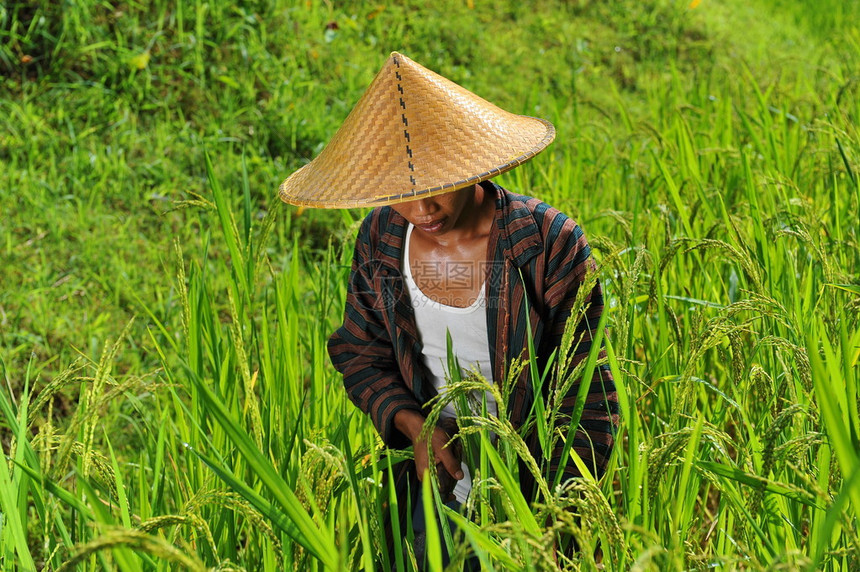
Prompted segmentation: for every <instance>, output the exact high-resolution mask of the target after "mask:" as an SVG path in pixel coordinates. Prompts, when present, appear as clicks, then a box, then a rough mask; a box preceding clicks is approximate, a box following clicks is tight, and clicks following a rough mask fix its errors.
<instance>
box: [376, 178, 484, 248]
mask: <svg viewBox="0 0 860 572" xmlns="http://www.w3.org/2000/svg"><path fill="white" fill-rule="evenodd" d="M475 192H476V190H475V185H472V186H469V187H465V188H463V189H460V190H458V191H452V192H450V193H445V194H443V195H437V196H435V197H429V198H426V199H419V200H417V201H409V202H406V203H398V204H395V205H391V208H393V209H394V210H395V211H397V212H398V213H400V214H401V215H402V216H403V218H405V219H406V220H407V221H409V222H411V223H412V224H413V225H415V228H416V229H417V230H420V231H421V232H423V233H426V234H427V235H431V236H442V235H444V234H446V233H449V232H451V231H453V230H466V229H467V228H468V227H469V225H471V224H477V217H475V216H472V215H474V211H475V208H474V206H475Z"/></svg>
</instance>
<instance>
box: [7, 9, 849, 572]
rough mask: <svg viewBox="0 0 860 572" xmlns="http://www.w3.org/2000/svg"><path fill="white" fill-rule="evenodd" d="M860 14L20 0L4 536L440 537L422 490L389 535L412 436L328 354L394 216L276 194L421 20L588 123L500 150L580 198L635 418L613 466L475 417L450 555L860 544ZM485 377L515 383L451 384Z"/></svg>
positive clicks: (134, 557) (707, 559)
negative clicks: (544, 453)
mask: <svg viewBox="0 0 860 572" xmlns="http://www.w3.org/2000/svg"><path fill="white" fill-rule="evenodd" d="M859 21H860V5H858V4H857V3H856V2H853V1H850V2H849V1H840V0H820V1H818V2H811V1H808V0H807V1H797V2H786V1H783V0H750V1H747V2H741V1H740V0H726V1H724V2H720V3H717V2H713V1H709V0H701V1H699V0H694V1H692V2H689V1H683V2H680V1H676V0H646V1H643V2H635V3H634V2H614V1H613V2H597V1H596V0H594V1H592V0H574V1H567V2H563V1H561V0H537V1H536V2H534V3H517V2H510V3H504V2H500V3H486V4H485V3H482V2H479V1H477V0H475V1H474V2H473V1H472V0H468V1H454V0H445V1H443V2H440V3H437V4H434V5H433V6H431V5H430V4H429V3H423V2H417V1H411V0H410V1H409V2H404V3H400V4H398V5H389V4H384V3H379V4H376V3H367V4H366V3H363V2H344V3H332V2H324V1H317V0H307V1H288V0H271V1H269V2H264V1H248V2H238V3H220V2H209V3H206V2H202V1H201V0H195V1H193V2H188V3H171V2H167V1H165V0H153V1H152V2H148V3H134V2H130V3H120V2H113V1H111V0H104V1H100V2H96V1H94V0H81V1H78V2H67V3H63V4H60V3H57V4H53V3H38V2H28V1H18V0H10V1H9V2H6V3H5V4H4V5H2V6H0V265H2V269H3V271H2V273H0V376H2V377H0V381H2V388H0V446H2V449H3V454H4V455H5V462H0V568H2V569H3V570H101V569H108V570H115V569H118V570H173V569H190V570H210V569H214V570H225V571H226V570H286V569H292V570H302V571H304V570H416V569H418V566H417V563H416V562H415V560H414V551H413V547H412V539H413V535H412V529H411V522H407V523H406V524H407V526H406V530H399V531H397V534H395V547H394V549H393V550H391V551H389V550H388V549H387V548H386V546H385V537H384V524H383V523H384V522H385V521H386V519H388V518H390V516H391V515H392V514H394V513H395V512H396V510H397V508H398V506H397V504H398V499H397V498H395V497H394V496H393V495H392V494H391V493H390V488H389V487H388V486H387V485H388V484H389V483H388V473H387V472H385V470H386V469H387V468H388V467H389V466H391V465H392V464H394V463H396V462H397V461H399V460H400V459H403V458H406V457H408V456H409V455H410V452H409V451H390V450H386V449H383V448H382V446H381V444H380V440H379V438H378V436H377V435H376V433H375V431H374V429H373V427H372V425H371V424H370V422H369V420H368V419H367V418H366V417H365V416H364V415H363V414H361V413H360V412H359V411H357V410H356V409H355V407H354V406H353V405H352V404H351V403H350V402H349V401H348V399H347V398H346V395H345V392H344V390H343V388H342V384H341V379H340V377H339V375H338V374H337V373H336V372H335V370H334V368H333V367H332V366H331V364H330V363H329V361H328V356H327V353H326V350H325V344H326V340H327V339H328V336H329V335H330V334H331V332H332V331H333V330H334V328H336V327H337V326H338V325H339V324H340V320H341V318H342V312H343V306H344V300H345V288H346V279H347V275H348V270H349V265H350V261H351V256H352V245H353V240H354V235H355V232H356V230H357V228H358V224H359V223H360V221H361V219H362V218H363V216H364V214H366V213H365V212H364V211H358V210H354V211H316V210H300V209H296V208H294V207H289V206H286V205H283V204H281V203H280V202H279V201H278V200H277V197H276V188H277V185H278V183H279V182H280V181H281V180H282V179H283V178H284V177H285V176H286V175H287V174H288V173H289V172H291V171H292V170H294V169H296V168H298V167H299V166H301V165H302V164H304V162H306V161H307V160H309V159H310V158H312V157H313V156H314V155H315V154H316V153H318V152H319V150H320V149H321V148H322V146H323V145H324V144H325V143H326V141H327V140H328V138H329V137H330V136H331V135H332V134H333V133H334V131H335V129H336V128H337V126H338V125H339V124H340V122H341V121H342V120H343V118H344V117H345V116H346V114H347V113H348V112H349V110H350V109H351V107H352V105H353V104H354V102H355V101H357V99H358V97H359V96H360V94H361V92H362V91H363V90H364V88H365V87H366V85H367V84H368V83H369V82H370V80H371V79H372V77H373V75H374V74H375V72H376V71H377V70H378V68H379V67H380V66H381V64H382V62H383V61H384V59H385V58H386V57H387V55H388V53H389V52H390V51H392V50H397V51H401V52H403V53H405V54H407V55H409V56H410V57H411V58H413V59H415V60H416V61H418V62H421V63H422V64H424V65H426V66H427V67H429V68H431V69H433V70H435V71H438V72H440V73H443V74H444V75H446V76H447V77H449V78H451V79H452V80H454V81H457V82H458V83H461V84H462V85H464V86H465V87H467V88H468V89H470V90H472V91H474V92H475V93H477V94H479V95H481V96H483V97H485V98H487V99H489V100H490V101H493V102H495V103H497V104H499V105H500V106H501V107H503V108H506V109H509V110H511V111H515V112H518V113H524V114H528V115H537V116H541V117H545V118H547V119H549V120H550V121H552V122H553V123H554V124H555V126H556V128H557V131H558V136H557V139H556V141H555V142H554V143H553V145H552V146H551V147H550V148H549V149H548V150H547V151H545V152H544V153H542V154H541V155H539V156H538V157H537V158H535V159H534V160H532V161H531V162H529V163H528V164H526V165H525V166H523V167H521V168H518V169H516V170H514V171H511V172H509V173H507V174H505V175H503V176H501V177H499V178H498V179H497V181H498V182H499V183H500V184H502V185H503V186H505V187H506V188H508V189H511V190H514V191H516V192H520V193H523V194H529V195H533V196H538V197H540V198H542V199H543V200H545V201H546V202H548V203H550V204H551V205H553V206H556V207H558V208H560V209H561V210H563V211H564V212H566V213H568V214H569V215H571V216H572V217H573V218H574V219H576V220H577V221H578V222H579V223H580V224H581V225H582V226H583V228H584V229H585V232H586V234H587V235H588V238H589V242H590V244H591V245H592V248H593V249H594V251H595V256H596V258H597V261H598V263H599V266H600V272H599V276H600V279H601V281H602V283H603V285H604V288H605V292H606V296H607V300H608V302H607V311H606V312H605V313H604V316H605V319H606V327H607V334H606V338H605V340H604V342H605V347H606V349H607V352H608V359H607V361H608V365H609V367H610V368H611V369H612V371H613V374H614V376H615V379H616V383H617V384H618V390H619V398H620V404H621V416H622V423H621V427H620V429H619V432H618V435H617V444H616V448H615V453H614V454H613V458H612V461H611V463H610V468H609V470H608V472H607V474H606V475H605V476H604V478H603V479H601V480H600V481H596V480H595V479H594V478H589V477H588V476H586V477H584V478H583V479H581V480H578V481H576V482H574V483H572V484H569V485H567V486H566V487H556V483H554V482H552V481H551V480H548V479H547V478H546V476H547V475H546V473H545V470H544V468H543V464H542V459H533V458H531V457H530V456H529V455H528V453H527V451H525V450H524V447H523V445H522V435H521V434H520V433H518V432H517V431H516V430H514V429H513V428H512V427H511V425H510V423H509V422H508V421H507V420H506V419H505V418H504V416H501V418H498V419H496V418H490V419H484V420H482V419H477V418H476V419H473V420H471V421H470V423H469V424H468V426H467V428H466V430H465V431H464V441H465V444H466V447H467V449H468V450H469V451H470V454H472V456H473V458H474V459H475V461H476V463H475V465H476V473H477V474H478V479H477V481H476V482H477V483H478V484H477V486H476V489H475V494H473V498H471V499H470V502H469V504H468V507H467V509H468V511H467V515H466V516H465V517H461V516H458V515H456V514H454V515H451V519H452V521H451V522H452V525H451V526H448V527H446V528H445V530H443V533H442V534H439V535H433V534H431V535H429V536H428V551H429V554H430V558H429V563H430V566H429V569H431V570H441V569H442V566H441V556H440V552H441V546H442V545H447V547H448V549H449V551H450V552H451V553H452V554H453V555H454V558H453V562H452V563H451V564H450V565H449V566H448V568H447V569H450V570H459V569H461V567H462V565H463V563H464V562H465V561H466V560H467V559H468V558H477V559H478V560H479V561H480V564H481V567H482V569H485V570H554V569H558V568H563V569H571V570H596V569H603V570H631V569H635V570H679V571H680V570H691V569H697V570H698V569H718V570H737V569H741V570H798V569H801V570H845V571H848V570H858V569H860V556H858V555H860V531H858V507H860V401H858V381H860V367H858V362H860V242H858V241H860V222H858V221H860V216H858V213H860V131H858V127H857V122H858V117H860V26H858V24H857V22H859ZM521 365H523V366H525V365H527V364H521ZM593 366H594V362H593V361H591V360H589V362H588V363H587V365H586V367H593ZM547 379H549V380H550V381H549V383H553V380H554V376H553V372H552V371H550V372H548V375H547ZM493 381H495V382H496V383H493ZM476 386H481V387H486V388H488V389H490V390H493V391H496V392H497V393H499V400H500V401H501V400H502V392H504V390H505V387H506V386H505V383H504V380H475V379H470V378H464V379H460V380H458V381H457V383H456V384H455V388H454V390H453V391H452V392H451V394H450V395H449V396H448V398H449V399H456V398H457V396H458V395H460V394H462V393H463V392H465V391H468V390H470V389H472V388H473V387H476ZM440 405H441V404H440ZM535 410H536V411H545V412H546V415H551V413H552V411H551V410H552V407H551V403H549V402H548V403H540V404H539V406H538V407H536V408H535ZM537 415H538V414H537V413H533V416H535V417H537ZM545 422H546V421H545V419H544V420H541V419H537V418H535V419H534V423H536V424H541V423H545ZM491 432H492V433H495V434H497V435H500V436H502V439H500V440H499V443H500V444H499V445H497V446H494V445H491V444H490V442H489V435H490V433H491ZM547 438H550V439H559V438H564V436H563V435H561V434H559V435H550V436H548V437H547ZM520 460H522V461H524V464H523V465H521V464H520V463H519V461H520ZM571 462H576V460H575V459H571ZM523 467H525V468H526V470H529V471H530V472H532V473H533V475H534V476H535V477H536V478H537V480H538V482H539V483H540V484H541V488H542V490H543V491H544V497H543V498H542V499H540V500H539V501H537V502H536V500H535V499H532V498H524V497H523V495H522V494H521V493H520V489H519V486H518V481H519V478H520V471H521V470H523ZM421 493H422V495H421V496H422V499H423V502H426V503H428V506H429V505H434V504H437V503H440V499H439V494H438V489H437V488H436V486H435V485H434V484H431V483H430V482H427V483H425V486H424V487H423V489H422V491H421ZM574 540H575V542H576V545H577V546H578V547H579V550H578V551H575V552H574V551H572V550H568V551H565V550H559V551H557V552H556V551H554V550H553V548H554V547H561V548H564V547H566V546H569V545H570V544H571V542H572V541H574Z"/></svg>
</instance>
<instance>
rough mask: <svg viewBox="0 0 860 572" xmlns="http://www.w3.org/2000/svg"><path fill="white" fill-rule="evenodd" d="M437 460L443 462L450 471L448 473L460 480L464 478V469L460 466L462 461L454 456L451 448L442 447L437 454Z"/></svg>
mask: <svg viewBox="0 0 860 572" xmlns="http://www.w3.org/2000/svg"><path fill="white" fill-rule="evenodd" d="M436 461H438V462H439V463H441V464H442V466H443V467H445V470H446V471H448V474H449V475H451V476H452V477H454V478H455V479H457V480H458V481H459V480H460V479H462V478H463V469H462V468H461V467H460V463H458V462H457V459H455V458H454V455H452V454H451V450H450V449H442V450H441V451H439V453H438V454H437V455H436Z"/></svg>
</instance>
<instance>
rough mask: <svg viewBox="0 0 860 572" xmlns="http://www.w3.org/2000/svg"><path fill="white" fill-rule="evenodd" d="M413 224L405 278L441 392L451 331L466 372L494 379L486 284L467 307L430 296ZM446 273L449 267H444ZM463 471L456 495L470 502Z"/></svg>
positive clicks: (491, 404) (490, 404) (492, 406)
mask: <svg viewBox="0 0 860 572" xmlns="http://www.w3.org/2000/svg"><path fill="white" fill-rule="evenodd" d="M412 229H413V226H412V224H411V223H410V224H409V227H408V228H407V230H406V239H405V242H404V247H403V260H402V262H401V265H402V267H403V277H404V280H405V282H406V288H407V290H408V291H409V299H410V302H411V303H412V308H413V310H414V312H415V323H416V326H417V328H418V335H419V336H420V337H421V343H422V344H423V352H422V353H423V356H424V363H425V365H426V366H427V369H429V370H430V373H431V375H432V378H431V382H432V383H433V387H435V388H436V390H437V391H439V392H441V391H442V390H444V388H445V386H446V385H447V383H448V381H447V379H446V374H447V372H448V344H447V333H448V332H450V333H451V347H452V348H453V351H454V354H455V355H456V356H457V359H458V361H459V363H460V369H461V371H462V372H463V375H466V374H467V373H468V372H469V371H474V370H476V369H477V370H478V371H480V373H481V375H483V376H484V378H485V379H487V380H488V381H490V383H492V382H493V371H492V365H491V362H490V346H489V341H488V337H487V309H486V295H485V293H484V287H485V285H482V286H481V291H480V293H479V294H478V299H477V300H475V302H473V303H472V304H471V305H470V306H468V307H466V308H458V307H456V306H448V305H445V304H440V303H439V302H437V301H435V300H433V299H431V298H428V297H427V296H426V295H425V294H424V293H423V292H422V291H421V289H420V288H418V285H417V284H416V283H415V279H414V278H413V276H412V268H411V266H410V263H409V242H410V239H411V237H412ZM442 272H443V273H444V272H445V269H442ZM485 394H486V399H487V411H488V412H489V413H490V414H492V415H496V414H497V412H498V409H497V407H496V400H495V399H494V398H493V396H492V395H491V394H490V393H485ZM473 397H474V401H473V403H475V404H476V405H475V412H476V413H479V412H480V407H481V395H479V394H478V392H475V393H474V394H473ZM442 416H443V417H456V416H457V413H456V411H455V410H454V406H453V404H452V403H449V404H448V405H446V406H445V408H444V409H443V410H442ZM463 474H464V475H465V477H464V478H463V479H462V480H460V481H458V482H457V486H456V487H455V488H454V496H455V497H456V498H457V500H458V501H459V502H461V503H464V502H466V496H467V495H468V494H469V491H470V490H471V488H472V484H471V483H472V481H471V477H470V475H469V469H468V467H467V466H466V464H465V463H463Z"/></svg>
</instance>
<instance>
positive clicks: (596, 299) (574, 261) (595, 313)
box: [544, 214, 619, 482]
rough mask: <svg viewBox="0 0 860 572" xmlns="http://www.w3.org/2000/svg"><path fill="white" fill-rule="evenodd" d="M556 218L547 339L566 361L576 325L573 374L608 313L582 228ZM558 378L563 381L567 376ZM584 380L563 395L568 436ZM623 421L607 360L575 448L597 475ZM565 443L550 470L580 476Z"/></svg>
mask: <svg viewBox="0 0 860 572" xmlns="http://www.w3.org/2000/svg"><path fill="white" fill-rule="evenodd" d="M558 217H560V221H561V222H560V224H558V222H559V218H558ZM553 222H554V223H556V224H553V225H552V226H553V227H557V228H558V234H557V235H556V236H554V237H548V240H547V243H548V244H549V246H548V252H547V254H546V256H547V258H546V266H545V270H546V272H545V282H544V284H545V290H544V299H545V303H546V307H547V308H548V314H549V316H548V318H549V324H548V326H549V330H548V331H547V332H546V333H547V338H546V339H547V343H548V349H549V353H551V352H552V351H553V350H554V349H556V348H559V354H558V355H557V358H556V359H557V360H560V359H563V356H562V355H561V353H562V351H563V348H561V345H562V342H563V338H564V333H565V329H566V328H568V327H569V328H572V329H573V340H572V343H571V345H570V349H569V350H568V357H569V361H568V364H567V367H566V369H565V372H573V371H574V370H575V369H576V367H577V366H578V365H579V364H580V363H581V362H583V361H584V360H586V358H587V357H588V354H589V352H590V351H591V346H592V340H593V339H594V337H595V335H596V333H597V327H598V324H599V322H600V317H601V315H602V313H603V292H602V290H601V287H600V283H599V282H598V281H596V280H594V279H592V276H593V272H594V271H595V269H596V264H595V262H594V258H593V257H592V256H591V248H590V247H589V245H588V242H587V241H586V238H585V234H584V233H583V232H582V229H581V228H580V227H579V226H578V225H577V224H576V223H575V222H574V221H573V220H571V219H569V218H567V217H565V216H564V215H561V214H559V215H557V218H556V221H553ZM582 287H589V288H590V291H589V292H588V293H587V294H585V295H584V297H583V298H582V301H581V304H579V303H577V294H578V293H579V291H580V289H581V288H582ZM568 322H570V323H568ZM547 355H548V354H547ZM598 357H599V358H601V359H602V358H605V357H606V351H605V350H603V349H601V350H600V353H599V354H598ZM565 376H566V373H564V372H563V373H562V374H561V377H562V378H563V377H565ZM558 382H559V383H563V380H559V381H558ZM582 383H583V380H582V379H581V378H580V379H576V380H573V382H572V384H570V386H569V388H568V389H567V390H566V391H565V392H564V394H563V395H562V396H561V404H560V406H559V415H558V417H557V418H556V427H561V428H562V432H563V433H564V434H565V435H567V434H568V427H569V423H570V419H571V416H572V414H573V411H574V408H575V405H576V399H577V395H578V393H579V388H580V386H581V384H582ZM618 421H619V417H618V396H617V394H616V391H615V381H614V380H613V378H612V374H611V373H610V371H609V367H608V366H607V365H606V364H601V365H598V366H597V367H595V369H594V373H593V375H592V377H591V380H590V384H589V387H588V392H587V393H586V396H585V407H584V409H583V411H582V415H581V417H580V419H579V427H578V429H577V430H576V432H575V433H574V435H573V443H572V449H573V450H575V451H576V452H577V453H578V454H579V456H580V457H581V458H582V460H583V461H584V462H585V465H586V466H587V467H588V468H589V469H590V470H591V471H592V473H593V474H594V475H595V477H597V478H599V477H600V476H601V475H603V473H604V472H605V471H606V466H607V463H608V461H609V456H610V454H611V453H612V447H613V444H614V436H615V431H616V428H617V426H618ZM564 445H565V444H564V440H562V439H558V440H557V441H556V443H555V446H554V448H553V451H552V454H551V457H550V473H551V474H552V475H553V476H555V475H556V473H557V471H558V470H559V468H560V467H564V469H563V471H564V475H563V479H562V482H563V481H564V480H566V479H568V478H571V477H577V476H580V472H579V469H578V468H577V467H576V465H575V464H574V462H573V461H572V460H571V459H569V458H568V459H562V454H563V450H564Z"/></svg>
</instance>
